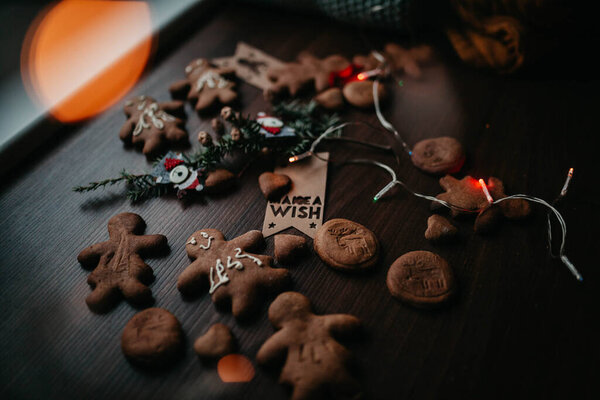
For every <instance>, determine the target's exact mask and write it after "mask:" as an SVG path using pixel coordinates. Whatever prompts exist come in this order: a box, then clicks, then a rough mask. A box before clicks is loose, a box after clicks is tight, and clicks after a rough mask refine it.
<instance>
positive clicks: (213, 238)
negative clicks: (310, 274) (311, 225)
mask: <svg viewBox="0 0 600 400" xmlns="http://www.w3.org/2000/svg"><path fill="white" fill-rule="evenodd" d="M430 57H431V52H430V49H429V48H427V47H417V48H413V49H408V50H407V49H404V48H402V47H400V46H397V45H393V44H388V45H386V46H385V49H384V51H383V52H380V53H371V54H369V55H367V56H361V55H359V56H355V57H354V58H353V60H352V62H351V61H350V60H348V59H346V58H344V57H343V56H341V55H331V56H328V57H325V58H323V59H319V58H317V57H315V56H313V55H311V54H308V53H302V54H300V55H299V56H298V58H297V60H296V61H294V62H290V63H283V64H282V65H280V66H277V67H276V68H273V69H270V70H268V71H267V72H266V76H267V78H268V80H269V85H268V87H267V88H266V89H265V97H266V98H267V99H269V100H274V99H277V98H280V97H282V96H285V95H291V96H296V95H298V94H299V93H300V92H302V91H304V90H306V91H313V92H315V93H316V96H315V98H314V99H315V101H316V102H317V103H318V104H320V105H321V106H322V107H323V108H326V109H340V108H341V107H343V106H344V104H345V103H349V104H351V105H353V106H356V107H360V108H371V107H373V104H374V97H373V87H374V86H373V82H372V81H370V80H368V79H364V76H363V77H362V78H361V73H366V72H369V71H370V70H375V69H381V70H380V71H379V73H381V74H382V75H386V74H391V73H394V72H403V73H405V74H407V75H408V76H411V77H413V78H419V77H420V75H421V70H420V67H419V66H420V65H421V64H422V63H425V62H427V61H428V59H429V58H430ZM215 62H216V60H215ZM184 72H185V79H183V80H180V81H178V82H175V83H174V84H173V85H171V87H170V88H169V90H170V92H171V95H172V96H173V97H174V98H175V99H176V100H173V101H168V102H162V103H159V102H157V101H156V100H154V99H153V98H150V97H148V96H138V97H136V98H133V99H130V100H128V101H127V102H126V103H125V114H126V116H127V121H126V122H125V124H124V126H123V128H122V129H121V132H120V138H121V139H122V140H123V141H124V142H125V143H127V144H131V145H134V146H138V147H140V148H141V149H142V152H143V153H144V154H145V155H147V156H149V157H150V156H154V155H157V154H158V155H159V154H163V157H162V158H160V159H159V160H158V161H157V162H156V164H155V166H154V170H153V171H152V173H151V174H148V175H141V176H133V175H127V174H125V173H124V175H123V177H122V178H120V179H125V180H126V181H127V183H129V184H131V183H132V182H141V183H140V185H141V187H142V189H143V190H148V187H151V188H152V189H153V190H157V191H159V192H160V191H161V190H166V189H164V188H165V187H166V186H161V185H173V187H175V188H176V189H178V195H180V194H185V193H186V191H187V192H190V191H201V190H205V191H207V192H216V191H222V190H225V189H227V188H229V187H231V186H232V184H233V183H234V181H235V176H234V174H233V173H232V172H231V171H229V170H228V169H225V168H222V165H221V164H219V161H220V160H221V158H222V157H221V156H222V155H223V153H224V152H225V150H227V149H231V148H234V147H235V146H236V145H240V144H244V143H246V142H245V141H246V140H247V139H248V138H249V137H254V138H259V140H257V141H256V142H254V144H253V146H254V147H252V146H249V147H252V148H251V149H250V150H252V151H260V149H261V148H260V147H258V148H256V146H257V144H261V145H262V144H263V140H280V139H282V138H283V139H284V140H286V139H285V138H286V137H288V138H289V137H294V135H295V134H294V129H292V128H290V127H286V126H285V124H284V123H283V121H281V120H279V119H278V118H276V117H274V116H271V115H268V114H265V113H262V114H259V115H258V117H257V119H256V120H250V119H249V117H248V118H245V117H243V116H242V115H241V114H240V113H236V112H234V111H233V110H232V109H231V108H230V107H228V106H226V107H224V108H222V110H221V115H220V117H221V118H220V119H219V118H214V119H212V121H211V126H212V129H213V131H214V133H213V134H211V133H209V132H207V131H200V132H199V133H198V141H199V142H200V144H201V146H202V148H201V152H200V153H199V154H201V156H203V157H208V156H210V157H212V158H208V159H204V160H203V161H199V160H200V159H199V158H198V159H193V157H191V158H190V157H188V156H184V155H182V154H181V153H176V152H173V151H169V152H167V153H166V154H165V153H164V152H165V150H166V149H168V148H169V147H170V146H175V145H177V144H182V143H184V142H186V141H187V140H188V135H187V133H186V132H185V130H184V121H185V115H184V112H183V109H184V100H186V101H189V102H190V103H191V104H192V106H193V107H194V109H195V110H196V111H198V112H201V113H202V112H208V111H210V110H212V109H213V108H214V107H216V106H219V105H221V106H222V105H228V104H232V103H233V102H235V101H236V100H237V97H238V95H237V93H236V91H235V89H236V83H235V81H234V80H233V79H234V74H235V70H234V69H232V68H228V67H218V66H216V65H214V64H212V63H211V62H210V61H209V60H206V59H202V58H199V59H196V60H194V61H192V62H191V63H189V64H188V65H187V66H186V67H185V69H184ZM378 88H379V89H378V90H379V92H378V94H377V95H378V98H379V99H382V100H383V99H384V98H385V96H386V92H385V88H384V86H383V85H379V86H378ZM228 125H231V126H230V127H228ZM240 148H242V147H240ZM244 150H246V149H245V148H244ZM207 155H208V156H207ZM410 156H411V160H412V162H413V164H414V165H415V166H416V167H418V168H419V169H421V170H423V171H425V172H427V173H431V174H451V173H455V172H457V171H459V170H460V169H461V168H462V166H463V164H464V162H465V153H464V150H463V148H462V146H461V144H460V143H459V142H457V141H456V140H455V139H453V138H449V137H438V138H433V139H426V140H423V141H421V142H419V143H417V144H416V145H415V146H414V148H413V149H412V152H411V153H410ZM219 157H221V158H219ZM136 179H138V180H139V181H136ZM473 181H475V180H474V179H473V178H471V177H465V178H463V179H462V180H460V181H459V180H457V179H455V178H453V177H452V176H450V175H446V176H445V177H443V178H442V179H440V184H441V185H442V187H443V188H444V189H445V190H446V192H445V193H442V194H440V195H438V196H437V198H438V199H440V200H444V201H447V202H450V203H452V204H454V205H456V206H458V207H460V208H461V209H463V210H465V211H467V212H468V211H469V210H471V211H474V210H480V209H481V210H482V211H480V213H479V215H478V216H477V219H476V220H475V230H476V231H477V232H484V231H486V230H488V229H490V227H491V226H493V224H494V223H495V222H496V221H498V219H499V218H500V217H502V216H503V217H506V218H508V219H517V218H522V217H524V216H526V215H527V214H528V213H529V208H528V207H529V205H528V204H527V203H526V202H524V201H522V200H520V201H519V200H514V201H512V200H511V201H505V202H503V203H501V204H500V205H497V206H488V203H487V199H486V197H485V196H484V195H483V194H482V191H481V190H475V189H474V186H473ZM475 182H476V181H475ZM104 184H106V183H104ZM293 184H294V183H293V182H292V181H291V179H290V178H289V177H288V176H286V175H282V174H277V173H273V172H264V173H262V174H261V175H260V177H259V179H258V186H259V188H260V190H261V192H262V194H263V195H264V197H265V199H267V200H270V201H273V200H277V199H280V198H281V197H282V196H284V195H285V194H286V193H288V192H289V191H290V189H291V187H292V186H293ZM152 185H154V186H152ZM488 185H489V187H490V192H491V193H492V196H493V197H494V198H499V197H504V196H505V194H504V188H503V185H502V182H501V181H499V180H498V179H496V178H490V180H489V183H488ZM523 203H525V204H523ZM453 214H455V215H454V216H458V214H459V213H458V212H457V211H456V209H453ZM144 229H145V223H144V221H143V219H142V218H141V217H140V216H139V215H137V214H133V213H122V214H118V215H116V216H114V217H112V218H111V219H110V220H109V222H108V236H109V239H108V240H107V241H105V242H101V243H97V244H94V245H92V246H90V247H88V248H86V249H84V250H83V251H82V252H81V253H80V254H79V256H78V260H79V262H80V263H81V264H82V266H84V267H85V268H89V269H92V272H91V273H90V274H89V276H88V284H89V285H90V287H91V289H92V292H91V293H90V295H89V296H88V297H87V299H86V303H87V305H88V307H89V308H90V310H91V311H92V312H95V313H106V312H109V311H110V310H111V309H113V308H114V307H115V306H116V305H117V304H118V302H119V301H120V300H121V299H125V300H126V301H128V302H129V303H131V304H132V305H134V306H136V307H149V306H151V305H152V303H153V301H154V299H153V297H152V292H151V289H150V288H149V285H150V283H151V282H152V280H153V270H152V268H151V267H150V266H148V265H147V264H146V263H145V261H144V258H145V257H150V256H152V255H160V254H161V253H165V250H167V249H168V244H167V238H166V237H165V236H163V235H144V234H143V231H144ZM457 233H458V230H457V228H456V227H455V226H454V225H453V224H452V223H450V221H449V220H448V219H446V218H444V217H442V216H441V215H437V214H436V215H432V216H431V217H430V218H429V219H428V221H427V230H426V232H425V237H426V239H428V240H431V241H432V242H436V243H441V242H444V241H449V240H450V239H452V238H455V237H456V236H457ZM264 244H265V241H264V237H263V235H262V233H261V232H259V231H255V230H254V231H249V232H247V233H245V234H243V235H240V236H237V237H235V238H232V239H230V240H227V239H226V238H225V235H224V234H223V233H222V232H221V231H219V230H216V229H212V228H203V229H199V230H197V231H195V232H194V233H192V234H191V235H190V236H189V237H188V238H187V240H186V242H185V249H186V253H187V255H188V257H189V259H190V264H189V265H187V266H186V267H185V268H182V269H181V271H180V273H179V275H178V277H177V281H176V282H173V284H176V287H177V289H178V291H179V292H180V293H181V294H182V296H183V297H184V298H194V297H199V296H202V295H206V294H208V295H210V297H211V300H212V302H213V303H214V304H215V306H216V307H217V308H218V309H220V310H228V309H230V311H231V313H232V314H233V316H234V317H235V318H236V320H238V321H241V320H244V319H249V318H252V317H255V316H256V314H257V311H258V310H260V308H261V306H262V305H263V304H264V301H265V300H266V299H269V298H270V297H273V296H276V298H275V300H274V301H273V302H272V303H271V304H270V306H269V308H268V317H269V321H270V322H271V323H272V325H273V326H274V328H275V330H276V332H275V333H274V334H273V335H272V336H271V337H270V338H268V339H267V340H266V341H265V342H264V344H263V345H262V346H261V348H260V350H259V351H258V353H257V355H256V360H257V362H258V363H259V364H261V365H271V364H275V365H278V366H279V367H281V372H280V376H279V379H280V382H282V383H286V384H289V385H290V386H292V388H293V393H292V398H293V399H312V398H315V397H318V396H327V395H335V396H338V395H339V396H340V397H356V396H359V395H360V388H359V386H358V383H357V382H356V380H355V379H354V378H353V377H352V374H351V373H350V372H349V364H350V362H351V358H352V357H351V353H350V352H349V350H348V349H346V348H345V347H344V346H343V345H342V344H341V343H340V342H338V339H339V338H340V336H344V335H346V334H351V333H353V332H356V331H357V330H358V329H359V326H360V321H359V320H358V319H357V318H356V317H354V316H352V315H347V314H332V315H316V314H314V313H313V311H312V310H311V305H310V300H309V299H308V298H307V297H305V296H304V295H302V294H300V293H297V292H292V291H286V290H287V289H289V287H290V286H291V278H290V274H289V272H288V270H287V269H286V268H283V267H279V266H277V265H276V264H281V265H284V266H291V265H294V264H297V263H298V261H299V260H300V259H301V258H302V257H304V256H306V255H307V253H308V250H309V244H308V241H307V240H306V238H305V237H302V236H298V235H290V234H279V235H276V236H275V237H274V258H273V257H271V256H269V255H265V254H261V253H260V251H261V249H262V248H263V247H264ZM313 247H314V251H315V253H316V254H317V255H318V256H319V258H320V259H321V260H322V261H323V262H324V263H325V265H327V266H329V267H331V268H332V269H334V270H336V271H339V272H340V273H360V272H368V271H370V270H372V269H373V268H375V266H376V265H377V263H378V262H379V260H380V258H381V257H380V256H381V246H380V243H379V240H378V238H377V237H376V235H375V234H374V233H373V232H372V231H371V230H370V229H368V228H367V227H365V226H363V225H361V224H359V223H357V222H354V221H350V220H347V219H342V218H336V219H330V220H329V221H327V222H326V223H325V224H323V225H322V226H321V227H320V228H319V229H318V230H317V232H316V235H315V238H314V241H313ZM386 283H387V287H388V289H389V292H390V294H391V295H392V296H393V297H395V298H398V299H399V300H401V301H403V302H405V303H407V304H409V305H412V306H414V307H419V308H431V307H436V306H439V305H442V304H444V303H446V302H447V301H448V300H449V299H451V298H452V297H453V295H454V294H455V293H456V286H457V285H456V281H455V278H454V275H453V271H452V269H451V267H450V265H449V264H448V263H447V261H445V260H444V259H443V258H442V257H440V256H439V255H437V254H434V253H432V252H428V251H412V252H409V253H406V254H404V255H402V256H400V257H399V258H398V259H397V260H396V261H395V262H394V263H393V264H392V265H391V266H390V268H389V270H388V273H387V281H386ZM185 346H186V345H185V333H184V331H183V329H182V325H181V324H180V322H179V321H178V320H177V318H176V317H175V316H174V315H173V314H172V313H171V312H169V311H168V310H165V309H162V308H146V309H145V310H143V311H140V312H138V313H137V314H135V315H134V316H133V317H132V318H131V319H130V320H129V322H128V323H127V324H126V325H125V327H124V329H123V332H122V337H121V348H122V352H123V354H124V356H125V357H126V359H127V360H129V361H130V362H131V363H132V364H134V365H136V366H138V367H141V368H151V369H160V368H165V367H167V366H169V365H172V364H173V363H175V362H177V360H178V359H179V358H181V356H182V355H183V354H184V350H185ZM193 349H194V351H195V353H196V354H197V355H198V356H199V357H200V358H201V359H205V360H218V359H221V358H223V357H227V356H231V355H232V353H235V352H236V351H237V350H238V343H237V342H236V339H235V337H234V335H233V333H232V330H231V328H230V327H228V326H226V325H224V324H221V323H216V324H214V325H212V326H211V327H209V328H208V329H207V330H206V331H205V333H204V334H203V335H202V336H200V337H198V338H197V339H196V340H195V342H194V343H193Z"/></svg>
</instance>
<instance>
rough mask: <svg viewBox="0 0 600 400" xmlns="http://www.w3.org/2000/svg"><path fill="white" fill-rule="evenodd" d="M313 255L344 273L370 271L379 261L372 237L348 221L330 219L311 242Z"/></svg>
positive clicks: (374, 239) (368, 232)
mask: <svg viewBox="0 0 600 400" xmlns="http://www.w3.org/2000/svg"><path fill="white" fill-rule="evenodd" d="M314 247H315V251H316V252H317V254H318V255H319V257H321V260H323V261H324V262H325V263H326V264H327V265H329V266H330V267H333V268H336V269H341V270H345V271H360V270H365V269H368V268H371V267H372V266H373V265H375V263H377V260H378V258H379V241H378V240H377V238H376V237H375V234H374V233H373V232H371V231H370V230H368V229H367V228H365V227H364V226H362V225H361V224H358V223H356V222H352V221H349V220H347V219H341V218H337V219H330V220H329V221H327V222H326V223H324V224H323V225H322V226H321V227H320V228H319V230H317V233H316V234H315V239H314Z"/></svg>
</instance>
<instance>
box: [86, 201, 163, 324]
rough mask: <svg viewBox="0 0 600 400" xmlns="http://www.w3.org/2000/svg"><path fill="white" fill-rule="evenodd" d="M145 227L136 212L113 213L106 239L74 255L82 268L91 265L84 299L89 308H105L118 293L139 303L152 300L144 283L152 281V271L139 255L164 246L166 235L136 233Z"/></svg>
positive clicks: (106, 309)
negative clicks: (91, 269) (87, 291)
mask: <svg viewBox="0 0 600 400" xmlns="http://www.w3.org/2000/svg"><path fill="white" fill-rule="evenodd" d="M145 227H146V224H145V223H144V220H143V219H142V218H141V217H140V216H139V215H137V214H133V213H121V214H117V215H115V216H114V217H112V218H111V219H110V220H109V221H108V235H109V237H110V239H109V240H107V241H106V242H102V243H96V244H94V245H92V246H90V247H88V248H86V249H84V250H83V251H82V252H81V253H79V256H77V260H78V261H79V262H80V263H81V265H83V266H84V267H85V268H94V270H93V271H92V273H91V274H90V275H89V276H88V280H87V281H88V284H89V285H90V286H91V287H92V289H93V291H92V293H91V294H90V295H89V296H88V297H87V298H86V299H85V302H86V303H87V305H88V307H89V308H90V310H92V311H94V312H96V313H103V312H107V311H109V310H110V309H112V308H113V307H114V306H115V305H116V304H117V302H118V300H119V297H120V295H122V296H123V297H125V299H127V300H128V301H129V302H130V303H133V304H135V305H139V306H143V305H148V304H149V303H151V302H152V292H151V291H150V288H148V286H146V284H148V283H150V282H151V281H152V279H153V271H152V268H150V266H148V265H146V263H144V260H143V259H142V257H141V255H142V254H144V255H147V254H150V252H157V251H162V250H164V249H165V248H166V247H167V238H166V237H165V236H163V235H140V233H141V232H143V231H144V228H145Z"/></svg>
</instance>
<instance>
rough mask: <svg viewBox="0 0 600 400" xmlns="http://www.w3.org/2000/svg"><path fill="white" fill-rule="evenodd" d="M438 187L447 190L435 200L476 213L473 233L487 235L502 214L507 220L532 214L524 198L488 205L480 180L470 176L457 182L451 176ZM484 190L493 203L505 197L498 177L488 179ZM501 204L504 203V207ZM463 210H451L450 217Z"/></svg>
mask: <svg viewBox="0 0 600 400" xmlns="http://www.w3.org/2000/svg"><path fill="white" fill-rule="evenodd" d="M440 185H441V186H442V187H443V188H444V189H445V190H446V192H445V193H440V194H438V195H437V196H436V197H437V198H438V199H440V200H444V201H447V202H449V203H450V204H453V205H455V206H457V207H461V208H464V209H466V210H470V211H473V212H478V216H477V219H476V220H475V227H474V228H475V231H476V232H478V233H486V232H489V231H490V230H492V229H493V228H494V227H495V226H496V225H497V223H498V222H499V221H500V219H501V218H500V217H501V216H502V215H504V216H505V217H506V218H509V219H521V218H525V217H527V216H528V215H529V213H530V212H531V207H530V205H529V203H528V202H527V201H526V200H524V199H509V200H504V201H502V202H500V203H498V204H493V205H490V204H489V202H488V200H487V198H486V196H485V193H484V192H483V188H482V187H481V184H480V183H479V181H477V180H476V179H474V178H471V177H470V176H468V175H467V176H465V177H464V178H463V179H461V180H460V181H459V180H457V179H456V178H453V177H452V176H450V175H446V176H445V177H443V178H441V179H440ZM487 188H488V190H489V192H490V195H491V196H492V198H493V199H494V200H498V199H501V198H504V197H506V194H505V193H504V185H503V184H502V181H501V180H500V179H498V178H494V177H490V178H489V179H488V182H487ZM503 203H506V204H504V206H503ZM440 207H441V205H440V204H437V203H432V208H433V209H436V208H440ZM464 213H465V212H464V211H461V210H456V209H452V215H453V216H457V215H459V214H464Z"/></svg>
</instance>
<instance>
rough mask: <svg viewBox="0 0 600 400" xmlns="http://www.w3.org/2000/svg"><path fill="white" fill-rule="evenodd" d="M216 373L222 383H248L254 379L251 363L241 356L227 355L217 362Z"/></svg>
mask: <svg viewBox="0 0 600 400" xmlns="http://www.w3.org/2000/svg"><path fill="white" fill-rule="evenodd" d="M217 372H218V373H219V377H220V378H221V380H222V381H223V382H229V383H230V382H250V381H251V380H252V378H254V367H253V366H252V362H251V361H250V360H249V359H248V358H247V357H245V356H243V355H241V354H229V355H226V356H225V357H223V358H221V359H220V360H219V363H218V364H217Z"/></svg>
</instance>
